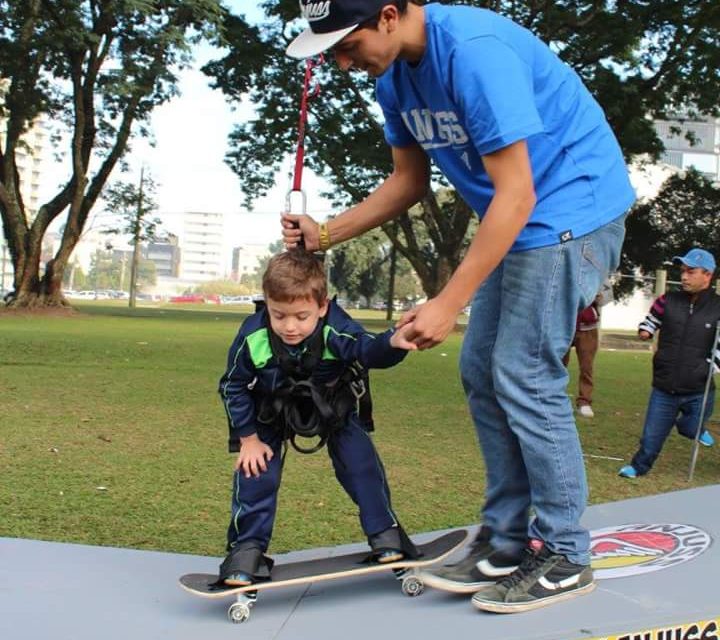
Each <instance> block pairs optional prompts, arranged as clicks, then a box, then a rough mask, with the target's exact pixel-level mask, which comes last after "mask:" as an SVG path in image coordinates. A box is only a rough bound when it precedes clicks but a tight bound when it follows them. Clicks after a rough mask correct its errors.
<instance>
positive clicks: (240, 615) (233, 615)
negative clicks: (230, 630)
mask: <svg viewBox="0 0 720 640" xmlns="http://www.w3.org/2000/svg"><path fill="white" fill-rule="evenodd" d="M249 617H250V607H249V606H248V605H247V604H245V603H244V602H236V603H234V604H232V605H230V608H229V609H228V620H230V622H233V623H235V624H240V623H241V622H245V621H246V620H247V619H248V618H249Z"/></svg>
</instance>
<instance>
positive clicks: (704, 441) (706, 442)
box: [698, 429, 715, 447]
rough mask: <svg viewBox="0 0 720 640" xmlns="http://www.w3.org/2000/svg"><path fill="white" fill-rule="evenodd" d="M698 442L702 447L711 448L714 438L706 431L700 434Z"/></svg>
mask: <svg viewBox="0 0 720 640" xmlns="http://www.w3.org/2000/svg"><path fill="white" fill-rule="evenodd" d="M698 442H699V443H700V444H701V445H702V446H703V447H712V446H713V445H714V444H715V438H713V437H712V433H710V432H709V431H708V430H707V429H705V431H703V432H702V433H701V434H700V437H699V438H698Z"/></svg>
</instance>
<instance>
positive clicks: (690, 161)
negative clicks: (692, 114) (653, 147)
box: [655, 116, 720, 180]
mask: <svg viewBox="0 0 720 640" xmlns="http://www.w3.org/2000/svg"><path fill="white" fill-rule="evenodd" d="M655 130H656V131H657V134H658V137H659V138H660V140H662V143H663V144H664V145H665V152H664V153H663V156H662V161H663V162H665V163H666V164H669V165H671V166H673V167H678V168H679V169H688V168H689V167H694V168H695V169H697V170H698V171H700V172H701V173H704V174H705V175H707V176H708V177H709V178H710V179H712V180H720V118H712V117H710V116H706V117H702V118H692V119H691V118H682V117H678V118H677V119H674V120H655Z"/></svg>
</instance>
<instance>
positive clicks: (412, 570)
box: [180, 529, 468, 623]
mask: <svg viewBox="0 0 720 640" xmlns="http://www.w3.org/2000/svg"><path fill="white" fill-rule="evenodd" d="M467 537H468V532H467V530H465V529H459V530H457V531H451V532H450V533H446V534H443V535H442V536H440V537H439V538H436V539H435V540H432V541H430V542H426V543H425V544H421V545H417V550H418V552H419V553H420V554H421V555H420V557H419V558H417V559H415V560H398V561H397V562H388V563H385V564H379V563H377V562H367V558H368V555H369V552H368V551H360V552H357V553H350V554H346V555H342V556H335V557H331V558H320V559H317V560H304V561H301V562H288V563H286V564H276V565H275V566H274V567H273V569H272V573H271V578H270V580H268V581H266V582H257V583H255V584H251V585H247V586H243V587H231V586H228V585H223V584H218V583H217V580H218V576H217V575H214V574H209V573H188V574H186V575H184V576H182V577H181V578H180V585H181V586H182V588H183V589H185V590H186V591H189V592H190V593H192V594H195V595H197V596H201V597H205V598H225V597H227V596H236V601H235V602H234V603H233V604H231V605H230V608H229V609H228V612H227V615H228V618H229V619H230V621H231V622H236V623H239V622H245V621H246V620H247V619H248V618H249V617H250V609H251V608H252V607H253V605H254V604H255V602H256V599H257V592H258V591H263V590H265V589H277V588H280V587H288V586H291V585H300V584H305V583H309V582H324V581H326V580H334V579H338V578H347V577H350V576H356V575H367V574H372V573H379V572H381V571H393V573H394V574H395V577H396V579H398V580H400V581H401V589H402V592H403V593H404V594H405V595H406V596H419V595H420V594H421V593H422V592H423V590H424V588H425V585H424V584H423V581H422V578H421V577H420V571H419V569H420V568H421V567H426V566H428V565H430V564H433V563H435V562H440V561H441V560H443V559H444V558H446V557H447V556H449V555H450V554H451V553H452V552H453V551H455V550H456V549H459V548H460V547H461V546H463V544H465V541H466V540H467Z"/></svg>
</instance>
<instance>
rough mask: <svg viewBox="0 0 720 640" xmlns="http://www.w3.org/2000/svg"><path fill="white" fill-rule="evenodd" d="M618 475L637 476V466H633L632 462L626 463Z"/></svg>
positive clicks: (622, 476) (624, 476)
mask: <svg viewBox="0 0 720 640" xmlns="http://www.w3.org/2000/svg"><path fill="white" fill-rule="evenodd" d="M618 475H619V476H620V477H621V478H637V471H635V467H633V466H632V465H631V464H626V465H625V466H624V467H623V468H622V469H620V471H618Z"/></svg>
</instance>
